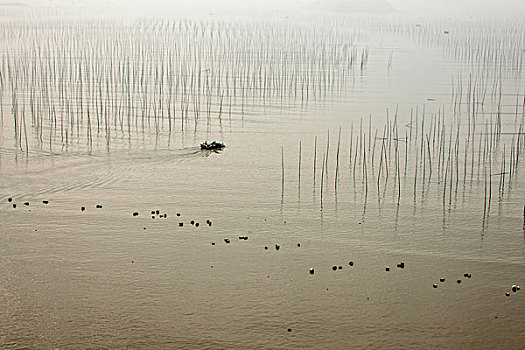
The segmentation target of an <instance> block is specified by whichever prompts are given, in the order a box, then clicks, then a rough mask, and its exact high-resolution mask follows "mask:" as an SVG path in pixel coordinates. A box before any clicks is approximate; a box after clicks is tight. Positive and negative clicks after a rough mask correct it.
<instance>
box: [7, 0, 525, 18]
mask: <svg viewBox="0 0 525 350" xmlns="http://www.w3.org/2000/svg"><path fill="white" fill-rule="evenodd" d="M2 3H4V4H5V3H23V4H27V5H29V6H42V5H43V6H70V5H74V6H90V5H93V6H97V7H98V6H111V7H126V8H135V7H136V8H144V7H146V8H150V9H152V8H169V9H170V10H176V9H178V8H182V7H192V8H199V9H201V10H202V11H210V12H213V11H228V10H229V9H237V10H239V9H240V10H252V11H254V12H256V11H265V12H285V11H292V10H293V9H303V10H304V9H312V8H315V9H316V10H318V9H320V8H324V9H327V10H335V11H337V12H340V11H339V10H341V11H342V10H345V11H348V12H351V11H354V10H355V11H359V12H371V11H372V12H374V11H377V12H383V13H384V12H388V11H391V9H392V8H393V9H395V10H397V11H398V12H402V13H417V14H437V15H440V16H454V15H462V16H469V15H518V16H525V0H0V4H2Z"/></svg>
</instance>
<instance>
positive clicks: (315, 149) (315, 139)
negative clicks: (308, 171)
mask: <svg viewBox="0 0 525 350" xmlns="http://www.w3.org/2000/svg"><path fill="white" fill-rule="evenodd" d="M316 163H317V136H315V137H314V189H315V166H316Z"/></svg>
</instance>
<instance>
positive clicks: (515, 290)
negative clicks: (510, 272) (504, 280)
mask: <svg viewBox="0 0 525 350" xmlns="http://www.w3.org/2000/svg"><path fill="white" fill-rule="evenodd" d="M517 291H518V286H517V285H515V284H513V285H512V292H514V293H516V292H517Z"/></svg>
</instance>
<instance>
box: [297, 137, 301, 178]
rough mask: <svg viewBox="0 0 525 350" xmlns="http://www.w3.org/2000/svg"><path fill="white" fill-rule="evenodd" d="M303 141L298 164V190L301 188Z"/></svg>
mask: <svg viewBox="0 0 525 350" xmlns="http://www.w3.org/2000/svg"><path fill="white" fill-rule="evenodd" d="M301 146H302V145H301V141H299V164H298V170H297V177H298V179H297V187H298V188H301V152H302V149H301Z"/></svg>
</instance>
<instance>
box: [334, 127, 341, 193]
mask: <svg viewBox="0 0 525 350" xmlns="http://www.w3.org/2000/svg"><path fill="white" fill-rule="evenodd" d="M340 146H341V127H339V138H338V139H337V155H336V160H335V161H336V165H335V180H334V188H335V191H337V180H338V178H337V177H338V175H339V147H340Z"/></svg>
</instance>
